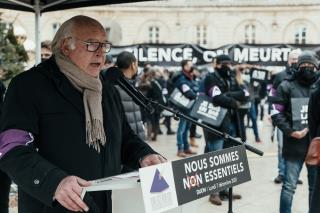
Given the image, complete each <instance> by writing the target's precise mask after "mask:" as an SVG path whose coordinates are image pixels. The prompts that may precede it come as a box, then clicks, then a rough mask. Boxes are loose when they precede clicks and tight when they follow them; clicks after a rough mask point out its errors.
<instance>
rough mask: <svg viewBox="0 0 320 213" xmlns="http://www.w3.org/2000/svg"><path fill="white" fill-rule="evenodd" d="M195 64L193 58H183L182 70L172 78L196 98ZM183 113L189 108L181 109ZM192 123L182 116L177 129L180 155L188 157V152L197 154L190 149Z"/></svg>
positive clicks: (187, 93) (188, 96) (178, 86)
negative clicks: (189, 138)
mask: <svg viewBox="0 0 320 213" xmlns="http://www.w3.org/2000/svg"><path fill="white" fill-rule="evenodd" d="M192 66H193V64H192V61H191V60H183V61H182V62H181V68H182V72H179V73H178V74H177V75H175V76H174V77H173V79H172V82H173V84H174V86H175V88H178V89H179V91H180V92H181V93H182V94H183V95H184V96H185V97H186V98H188V99H190V100H194V99H196V97H197V92H198V86H197V85H196V83H195V81H194V76H193V73H192V70H193V68H192ZM181 111H182V112H183V113H188V112H187V110H183V109H181ZM190 126H191V124H190V123H189V122H188V121H187V120H185V119H183V118H181V119H180V121H179V125H178V130H177V146H178V153H177V156H178V157H187V155H188V154H191V155H192V154H196V152H194V151H192V150H191V149H190V144H189V142H188V135H189V134H188V133H189V129H190Z"/></svg>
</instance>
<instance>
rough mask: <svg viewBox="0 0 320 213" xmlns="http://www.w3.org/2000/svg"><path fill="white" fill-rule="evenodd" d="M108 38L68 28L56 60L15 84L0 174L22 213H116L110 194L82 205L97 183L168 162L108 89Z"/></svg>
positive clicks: (82, 19)
mask: <svg viewBox="0 0 320 213" xmlns="http://www.w3.org/2000/svg"><path fill="white" fill-rule="evenodd" d="M110 48H111V45H110V43H108V41H107V37H106V32H105V30H104V28H103V27H102V26H101V24H100V23H99V22H97V21H96V20H94V19H92V18H89V17H86V16H75V17H73V18H71V19H69V20H67V21H66V22H65V23H64V24H62V26H61V27H60V29H59V30H58V32H57V34H56V35H55V37H54V39H53V43H52V50H53V56H52V57H51V58H50V59H48V60H46V61H44V62H42V63H41V64H39V65H38V66H36V67H34V68H32V69H30V70H29V71H26V72H24V73H22V74H20V75H18V76H17V77H15V78H14V79H13V80H12V81H11V84H10V86H9V88H8V91H7V94H6V97H5V103H4V107H3V116H2V119H1V134H0V169H1V170H3V171H4V172H6V173H7V174H8V175H9V176H10V177H11V178H12V179H13V181H14V182H15V183H16V184H17V185H18V186H19V204H18V205H19V212H20V213H40V212H41V213H49V212H50V213H60V212H61V213H62V212H69V211H74V212H77V211H89V212H101V213H102V212H103V213H105V212H108V213H109V212H111V192H94V193H91V194H90V197H88V198H87V199H84V201H82V200H81V199H80V194H81V191H82V188H83V187H85V186H89V185H90V183H89V182H88V181H86V180H92V179H97V178H102V177H107V176H111V175H116V174H119V173H120V171H121V166H122V164H125V165H128V166H130V167H131V168H139V166H142V167H143V166H149V165H153V164H158V163H162V162H165V159H164V158H163V157H162V156H160V155H158V154H157V153H156V152H155V151H153V150H152V149H151V148H150V147H149V146H148V145H147V144H146V143H145V142H144V141H142V140H141V139H140V138H139V137H137V136H136V135H135V134H134V133H133V131H132V130H131V128H130V127H129V125H128V123H127V121H126V116H125V113H124V110H123V107H122V105H121V100H120V97H119V95H118V93H117V92H116V89H115V88H114V87H113V86H112V85H111V83H109V82H108V81H105V82H104V81H101V80H100V77H99V73H100V70H101V67H102V66H103V65H104V59H105V53H107V52H108V51H110Z"/></svg>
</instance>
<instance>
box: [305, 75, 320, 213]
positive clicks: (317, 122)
mask: <svg viewBox="0 0 320 213" xmlns="http://www.w3.org/2000/svg"><path fill="white" fill-rule="evenodd" d="M319 97H320V81H319V80H318V81H317V83H316V88H315V90H314V91H313V92H312V93H311V95H310V100H309V106H308V125H309V134H310V140H312V139H313V138H316V137H320V113H319V106H320V98H319ZM316 170H317V171H316V177H315V183H314V187H313V188H314V190H313V193H312V196H311V204H310V210H309V213H318V212H320V167H319V166H317V167H316Z"/></svg>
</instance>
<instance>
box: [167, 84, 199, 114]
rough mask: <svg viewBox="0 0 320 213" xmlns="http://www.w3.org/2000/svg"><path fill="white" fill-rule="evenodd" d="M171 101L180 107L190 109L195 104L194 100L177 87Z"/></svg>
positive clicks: (170, 98)
mask: <svg viewBox="0 0 320 213" xmlns="http://www.w3.org/2000/svg"><path fill="white" fill-rule="evenodd" d="M169 101H170V102H171V103H172V104H173V105H174V106H176V107H177V108H178V109H182V110H190V109H191V107H192V106H193V104H194V100H190V99H189V98H187V97H185V96H184V95H183V94H182V93H181V92H180V90H179V89H177V88H175V89H174V90H173V92H172V93H171V95H170V97H169Z"/></svg>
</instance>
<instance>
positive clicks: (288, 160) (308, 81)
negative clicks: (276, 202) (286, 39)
mask: <svg viewBox="0 0 320 213" xmlns="http://www.w3.org/2000/svg"><path fill="white" fill-rule="evenodd" d="M318 64H319V61H318V59H317V58H316V57H315V54H314V53H313V52H309V51H305V52H302V54H301V55H300V56H299V58H298V63H297V71H296V72H295V73H294V75H293V76H292V78H291V79H288V80H285V81H283V82H282V83H281V84H280V85H279V87H278V89H277V93H276V97H277V99H278V100H279V102H278V103H277V104H274V105H273V112H272V116H271V118H272V121H273V122H274V124H275V125H276V126H277V127H278V128H279V129H280V130H281V131H282V133H283V148H282V154H283V158H284V164H285V172H284V180H283V185H282V190H281V195H280V213H291V206H292V200H293V195H294V192H295V189H296V186H297V182H298V178H299V175H300V172H301V169H302V166H303V163H304V159H305V157H306V154H307V150H308V147H309V144H310V139H309V133H308V131H309V130H308V128H307V127H305V126H304V125H303V122H302V121H301V122H300V121H299V123H298V125H297V124H296V122H294V121H295V120H296V119H295V117H294V116H293V115H294V114H298V115H300V114H301V109H295V107H294V106H297V105H298V103H297V102H295V101H296V100H302V98H309V97H310V94H311V92H312V91H313V90H314V88H315V85H314V83H315V82H316V80H317V72H319V71H318V70H319V68H318ZM280 100H281V101H280ZM295 110H298V111H295ZM303 115H304V116H305V114H303ZM299 117H303V116H302V114H301V115H300V116H299ZM306 167H307V170H308V184H309V201H311V195H312V192H313V185H314V181H315V174H316V169H315V167H312V166H309V165H307V166H306Z"/></svg>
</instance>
